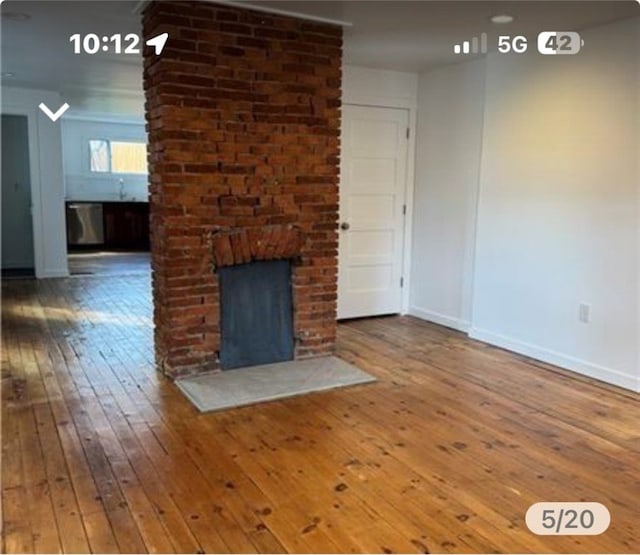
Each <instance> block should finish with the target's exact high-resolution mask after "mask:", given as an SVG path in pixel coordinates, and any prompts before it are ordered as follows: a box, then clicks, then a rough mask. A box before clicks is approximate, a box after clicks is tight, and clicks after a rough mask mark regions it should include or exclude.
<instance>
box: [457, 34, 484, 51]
mask: <svg viewBox="0 0 640 555" xmlns="http://www.w3.org/2000/svg"><path fill="white" fill-rule="evenodd" d="M453 51H454V52H455V53H456V54H478V53H480V54H486V53H487V33H481V34H480V39H478V37H473V38H472V39H471V40H470V41H469V40H465V41H463V42H462V44H455V45H454V46H453Z"/></svg>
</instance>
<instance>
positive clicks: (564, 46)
mask: <svg viewBox="0 0 640 555" xmlns="http://www.w3.org/2000/svg"><path fill="white" fill-rule="evenodd" d="M583 46H584V41H583V40H582V37H581V36H580V33H576V32H575V31H542V33H540V34H539V35H538V52H540V54H577V53H578V52H580V49H581V48H582V47H583Z"/></svg>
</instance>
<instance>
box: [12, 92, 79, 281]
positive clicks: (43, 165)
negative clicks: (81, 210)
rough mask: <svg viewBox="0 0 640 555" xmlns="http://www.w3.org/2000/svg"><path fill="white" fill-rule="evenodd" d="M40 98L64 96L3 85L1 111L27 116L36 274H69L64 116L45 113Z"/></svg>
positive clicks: (56, 101) (55, 100)
mask: <svg viewBox="0 0 640 555" xmlns="http://www.w3.org/2000/svg"><path fill="white" fill-rule="evenodd" d="M40 102H45V103H47V104H48V105H49V106H59V105H60V104H61V98H60V95H59V94H58V93H55V92H53V91H46V90H35V89H25V88H20V87H8V86H7V87H6V88H5V87H3V89H2V98H1V103H0V113H3V114H7V115H16V116H26V117H27V129H28V133H29V173H30V176H31V203H32V205H33V210H32V217H31V220H32V229H33V258H34V266H35V274H36V277H37V278H52V277H67V276H68V275H69V267H68V261H67V239H66V226H65V211H64V206H65V205H64V198H65V183H64V172H63V167H62V154H63V152H62V134H61V128H60V120H58V121H57V122H55V123H54V122H52V121H51V120H50V119H49V118H48V117H47V116H45V115H44V113H42V112H41V111H40V109H39V108H38V105H39V104H40Z"/></svg>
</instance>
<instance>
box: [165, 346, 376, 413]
mask: <svg viewBox="0 0 640 555" xmlns="http://www.w3.org/2000/svg"><path fill="white" fill-rule="evenodd" d="M374 381H376V378H374V377H373V376H371V375H370V374H367V373H366V372H363V371H362V370H360V369H358V368H356V367H355V366H353V365H352V364H349V363H348V362H345V361H344V360H342V359H339V358H337V357H333V356H329V357H320V358H312V359H307V360H292V361H288V362H278V363H275V364H264V365H261V366H251V367H248V368H236V369H234V370H227V371H224V372H218V373H215V374H206V375H202V376H195V377H190V378H181V379H179V380H176V382H175V383H176V385H177V386H178V388H179V389H180V391H182V393H184V395H185V396H186V397H187V398H188V399H189V400H190V401H191V402H192V403H193V404H194V405H195V406H196V407H197V408H198V409H199V410H200V412H209V411H214V410H222V409H228V408H233V407H241V406H244V405H251V404H254V403H261V402H264V401H273V400H275V399H283V398H285V397H293V396H295V395H303V394H305V393H312V392H314V391H325V390H327V389H334V388H337V387H345V386H349V385H356V384H363V383H370V382H374Z"/></svg>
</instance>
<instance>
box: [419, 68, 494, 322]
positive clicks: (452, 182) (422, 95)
mask: <svg viewBox="0 0 640 555" xmlns="http://www.w3.org/2000/svg"><path fill="white" fill-rule="evenodd" d="M484 74H485V60H484V59H480V60H474V61H471V62H466V63H462V64H456V65H453V66H447V67H444V68H441V69H437V70H435V71H432V72H429V73H426V74H423V75H421V76H420V81H419V87H418V91H419V93H418V106H419V112H418V130H417V141H418V155H417V156H416V179H415V193H414V222H413V252H414V256H413V260H412V266H411V275H412V280H411V296H410V306H409V313H410V314H413V315H414V316H418V317H420V318H425V319H428V320H431V321H434V322H437V323H439V324H443V325H445V326H449V327H453V328H455V329H459V330H467V329H468V327H469V321H470V307H471V303H470V294H471V276H472V272H471V269H472V264H473V250H474V232H475V212H476V202H477V198H476V197H477V195H476V192H477V188H478V172H479V167H480V145H481V142H482V117H483V109H484Z"/></svg>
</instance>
